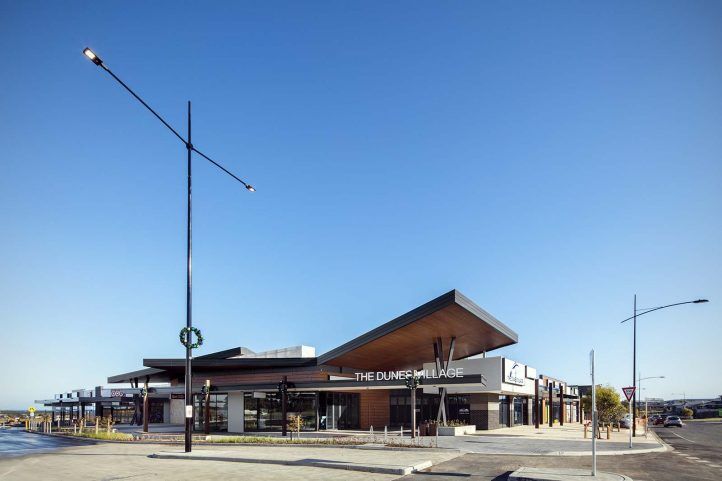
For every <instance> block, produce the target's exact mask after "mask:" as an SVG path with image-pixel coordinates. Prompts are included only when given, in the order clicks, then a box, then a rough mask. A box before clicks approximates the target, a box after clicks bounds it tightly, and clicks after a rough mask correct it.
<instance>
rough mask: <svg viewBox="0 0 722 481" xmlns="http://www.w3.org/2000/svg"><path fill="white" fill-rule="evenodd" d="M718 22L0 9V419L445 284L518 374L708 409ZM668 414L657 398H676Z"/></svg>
mask: <svg viewBox="0 0 722 481" xmlns="http://www.w3.org/2000/svg"><path fill="white" fill-rule="evenodd" d="M721 24H722V3H720V2H715V1H676V2H669V1H667V2H664V1H654V2H641V1H637V2H628V1H619V2H580V1H577V2H516V3H512V2H423V1H422V2H420V1H408V2H337V1H329V2H287V3H286V2H267V1H258V2H184V3H182V2H128V1H123V2H120V1H117V2H51V1H46V2H36V1H23V2H17V1H9V0H2V1H0V55H1V57H0V61H1V65H2V67H1V68H0V85H1V86H2V93H1V94H0V145H1V146H2V150H1V151H0V152H1V153H0V162H1V163H2V164H1V166H2V175H0V225H1V226H2V231H1V232H2V235H0V266H1V271H0V272H1V274H0V328H1V330H2V336H1V338H2V347H1V348H0V373H1V374H0V382H1V385H2V390H0V407H4V408H13V407H14V408H17V407H26V406H27V405H29V403H30V402H31V401H32V400H33V399H42V398H47V397H51V396H52V395H53V394H54V393H56V392H61V391H63V390H68V389H72V388H79V387H92V386H95V385H99V384H102V383H105V381H106V378H107V376H109V375H113V374H118V373H121V372H126V371H130V370H134V369H139V368H141V367H142V365H141V360H142V358H143V357H182V356H183V349H182V347H181V345H180V344H179V342H178V331H179V329H180V328H181V327H183V325H184V323H185V264H184V260H185V182H186V180H185V175H186V173H185V151H184V148H183V146H182V145H181V144H180V142H178V140H177V139H175V138H174V137H173V136H172V135H171V134H170V133H169V132H167V131H166V130H165V129H164V128H163V127H162V126H161V125H160V124H159V123H158V122H157V120H156V119H154V118H153V117H152V116H151V115H150V114H149V113H147V112H146V111H144V110H143V108H142V107H141V106H140V105H139V104H137V102H135V101H134V100H133V99H132V98H131V97H130V96H129V95H128V94H127V93H126V92H124V91H123V90H122V89H121V88H120V87H119V86H118V85H117V84H115V83H114V82H113V81H112V79H111V78H110V77H109V76H108V75H107V74H105V73H103V72H102V71H101V70H100V69H98V68H97V67H95V66H94V65H93V64H92V63H90V62H89V61H88V60H87V59H85V58H84V57H83V56H82V55H81V50H82V49H83V48H84V47H85V46H89V47H91V48H93V49H94V50H95V51H96V52H97V53H98V54H99V55H100V56H101V57H102V58H103V59H104V60H105V61H106V63H107V64H108V65H109V66H110V68H112V69H113V70H114V71H115V72H116V73H117V74H118V75H120V76H121V77H122V78H123V79H125V80H126V81H127V82H128V83H129V84H130V85H132V86H133V87H134V88H136V89H137V91H138V92H140V93H141V94H142V95H143V96H144V97H145V98H146V99H147V100H148V101H149V102H150V103H151V105H153V106H154V107H155V108H156V109H157V110H158V111H159V112H161V113H162V114H163V115H165V116H166V117H167V119H168V120H169V121H170V122H171V123H172V124H173V125H175V126H177V128H178V129H179V130H181V131H182V132H183V133H185V117H184V113H185V108H186V104H185V102H186V101H187V100H192V101H193V118H194V126H193V140H194V143H195V144H196V146H198V148H199V149H201V150H203V151H205V152H207V153H208V154H209V155H211V156H213V157H216V158H218V159H219V160H222V162H224V163H225V164H226V165H227V166H228V167H230V168H231V169H232V170H233V171H234V172H236V173H238V174H239V175H241V176H242V177H243V178H245V179H248V180H249V182H251V183H252V184H253V185H255V186H256V187H257V189H258V191H257V192H256V193H255V194H250V193H248V192H246V191H245V190H243V189H239V186H238V185H237V184H235V183H234V182H233V181H232V180H230V179H229V178H228V177H227V176H225V175H224V174H222V173H221V172H219V171H218V170H217V169H215V168H213V167H211V166H209V165H208V164H207V163H205V162H204V161H202V160H200V159H198V160H196V161H195V164H194V165H195V169H194V221H195V222H194V259H193V260H194V296H195V297H194V319H195V324H196V325H197V326H198V327H200V328H201V329H202V331H203V333H204V336H205V338H206V343H205V344H204V346H203V347H202V349H200V350H199V351H198V354H203V353H208V352H212V351H214V350H221V349H224V348H230V347H234V346H241V345H243V346H248V347H249V348H251V349H254V350H263V349H269V348H274V347H280V346H289V345H297V344H301V343H303V344H308V345H313V346H316V348H317V352H319V353H323V352H325V351H327V350H329V349H331V348H333V347H335V346H337V345H339V344H341V343H343V342H345V341H347V340H349V339H351V338H353V337H355V336H357V335H359V334H361V333H363V332H366V331H368V330H369V329H371V328H373V327H376V326H378V325H379V324H381V323H383V322H386V321H388V320H390V319H392V318H393V317H395V316H397V315H399V314H402V313H404V312H406V311H408V310H409V309H411V308H413V307H416V306H418V305H419V304H421V303H423V302H426V301H428V300H430V299H432V298H434V297H436V296H438V295H440V294H442V293H444V292H446V291H448V290H450V289H452V288H456V289H459V290H460V291H461V292H463V293H464V294H465V295H467V296H468V297H470V298H471V299H473V300H474V301H475V302H476V303H477V304H479V305H480V306H482V307H484V308H485V309H487V310H488V311H490V312H491V313H493V314H494V315H495V316H496V317H498V318H499V319H500V320H501V321H502V322H504V323H506V324H507V325H509V326H510V327H511V328H512V329H514V330H515V331H516V332H518V334H519V344H518V345H516V346H512V347H509V348H505V349H502V350H500V351H499V353H500V354H504V355H508V356H509V357H511V358H513V359H514V360H517V361H519V362H523V363H528V364H530V365H532V366H535V367H537V368H538V369H539V371H540V372H543V373H547V374H550V375H553V376H556V377H560V378H563V379H566V380H568V381H570V382H573V383H588V382H589V377H588V371H589V369H588V352H589V350H590V349H591V348H592V347H594V348H596V350H597V360H598V373H599V374H598V380H599V381H600V382H604V383H611V384H612V385H614V386H616V387H621V386H623V385H627V384H629V383H630V382H631V377H632V373H631V370H632V369H631V353H632V349H631V348H632V336H631V335H632V331H631V325H629V324H624V325H620V324H619V321H620V320H622V319H624V318H625V317H627V316H629V315H631V313H632V299H633V295H634V294H635V293H637V294H638V296H639V305H640V307H652V306H657V305H661V304H668V303H672V302H677V301H683V300H689V299H696V298H698V297H707V298H709V299H710V300H711V302H710V303H709V304H704V305H690V306H682V307H679V308H675V309H668V310H666V311H662V312H659V313H655V314H650V315H649V316H647V317H645V318H642V319H643V320H640V322H639V369H640V372H641V373H642V376H652V375H666V376H667V379H666V380H663V381H656V380H655V381H650V382H648V383H646V386H647V387H648V389H647V390H646V391H645V392H644V394H646V395H648V396H651V397H661V396H663V397H671V396H673V393H683V392H684V393H685V394H686V396H687V397H695V396H716V395H720V394H722V381H720V378H719V376H718V373H717V371H718V369H719V366H720V365H722V354H721V351H722V350H721V349H720V341H721V340H722V323H720V316H721V314H722V295H720V294H722V292H721V291H722V256H721V252H720V247H721V245H722V244H721V243H720V238H721V237H722V228H721V219H722V217H721V216H720V214H721V212H722V166H721V165H722V164H721V162H720V160H721V155H720V154H722V89H721V88H720V86H722V29H720V25H721ZM675 397H681V394H679V395H677V396H675Z"/></svg>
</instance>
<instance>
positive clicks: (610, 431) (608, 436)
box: [607, 424, 612, 439]
mask: <svg viewBox="0 0 722 481" xmlns="http://www.w3.org/2000/svg"><path fill="white" fill-rule="evenodd" d="M611 435H612V428H611V426H610V425H609V424H607V439H611Z"/></svg>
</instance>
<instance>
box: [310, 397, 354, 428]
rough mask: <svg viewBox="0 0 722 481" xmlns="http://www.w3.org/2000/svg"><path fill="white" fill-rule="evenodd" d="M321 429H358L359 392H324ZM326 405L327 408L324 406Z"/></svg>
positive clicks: (320, 421)
mask: <svg viewBox="0 0 722 481" xmlns="http://www.w3.org/2000/svg"><path fill="white" fill-rule="evenodd" d="M320 395H321V405H322V409H321V411H320V413H325V414H323V415H321V419H320V420H319V427H320V428H321V429H358V427H359V395H358V394H357V393H344V392H322V393H320ZM324 406H325V409H324V408H323V407H324Z"/></svg>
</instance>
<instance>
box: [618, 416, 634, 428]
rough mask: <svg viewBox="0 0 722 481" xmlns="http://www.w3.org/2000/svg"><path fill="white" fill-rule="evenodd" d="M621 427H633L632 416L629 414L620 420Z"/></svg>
mask: <svg viewBox="0 0 722 481" xmlns="http://www.w3.org/2000/svg"><path fill="white" fill-rule="evenodd" d="M619 427H620V428H625V429H630V428H631V427H632V418H631V416H630V415H629V414H627V415H626V416H624V417H623V418H622V419H620V420H619Z"/></svg>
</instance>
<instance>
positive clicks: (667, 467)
mask: <svg viewBox="0 0 722 481" xmlns="http://www.w3.org/2000/svg"><path fill="white" fill-rule="evenodd" d="M655 432H657V433H658V434H659V436H660V437H661V438H662V439H663V440H664V441H665V442H666V443H668V444H670V445H671V446H672V447H673V448H674V450H672V451H667V452H662V453H649V454H633V455H624V456H599V457H598V458H597V469H599V470H601V471H609V472H613V473H621V474H626V475H627V476H629V477H631V478H632V479H633V480H634V481H681V480H702V481H719V480H721V479H722V423H715V424H712V423H687V425H686V426H685V427H684V428H681V429H679V428H676V429H675V428H658V429H655ZM591 465H592V460H591V457H590V456H516V455H484V454H466V455H464V456H460V457H458V458H456V459H452V460H451V461H447V462H445V463H441V464H439V465H437V466H434V467H432V468H430V469H429V470H428V471H426V472H422V473H416V474H413V475H410V476H407V477H405V478H404V479H405V480H407V481H452V480H454V481H458V480H459V479H468V480H470V481H482V480H483V481H504V480H506V479H507V477H508V475H509V474H510V473H511V472H513V471H515V470H516V469H518V468H520V467H522V466H531V467H553V466H559V467H565V468H581V469H591Z"/></svg>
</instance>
